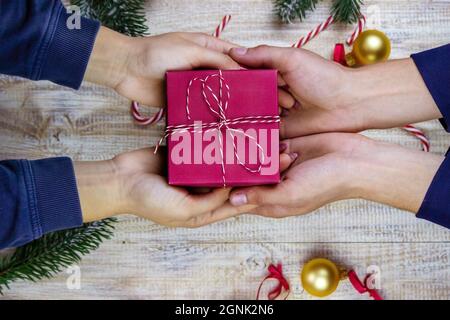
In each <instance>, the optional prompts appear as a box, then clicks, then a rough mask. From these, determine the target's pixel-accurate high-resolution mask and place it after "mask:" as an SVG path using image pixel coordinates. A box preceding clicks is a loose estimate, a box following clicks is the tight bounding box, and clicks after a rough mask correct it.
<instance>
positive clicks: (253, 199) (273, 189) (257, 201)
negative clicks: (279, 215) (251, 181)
mask: <svg viewBox="0 0 450 320" xmlns="http://www.w3.org/2000/svg"><path fill="white" fill-rule="evenodd" d="M282 184H283V183H281V184H279V185H276V186H256V187H250V188H242V189H236V190H234V191H233V192H232V193H231V195H230V203H231V204H232V205H233V206H237V207H239V206H243V205H248V204H252V205H258V206H260V205H277V204H281V203H280V202H281V199H283V190H282V189H283V188H282V187H281V186H282Z"/></svg>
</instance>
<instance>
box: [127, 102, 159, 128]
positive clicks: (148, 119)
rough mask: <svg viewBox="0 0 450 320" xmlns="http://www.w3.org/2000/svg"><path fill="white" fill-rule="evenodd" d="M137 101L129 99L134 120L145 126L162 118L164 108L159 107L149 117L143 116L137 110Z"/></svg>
mask: <svg viewBox="0 0 450 320" xmlns="http://www.w3.org/2000/svg"><path fill="white" fill-rule="evenodd" d="M139 107H140V105H139V102H136V101H131V114H132V115H133V118H134V120H136V122H137V123H138V124H140V125H142V126H146V125H149V124H153V123H156V122H158V121H159V120H161V119H162V117H163V116H164V113H165V108H162V109H160V110H159V111H158V112H157V113H155V114H154V115H153V116H151V117H144V116H143V115H141V113H140V111H139Z"/></svg>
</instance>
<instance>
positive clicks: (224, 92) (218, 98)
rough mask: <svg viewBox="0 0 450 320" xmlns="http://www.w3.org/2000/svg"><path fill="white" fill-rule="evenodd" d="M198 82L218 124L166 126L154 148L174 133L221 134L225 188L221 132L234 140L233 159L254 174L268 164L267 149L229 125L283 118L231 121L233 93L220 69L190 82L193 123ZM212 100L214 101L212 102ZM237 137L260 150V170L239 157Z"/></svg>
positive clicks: (242, 118) (187, 108)
mask: <svg viewBox="0 0 450 320" xmlns="http://www.w3.org/2000/svg"><path fill="white" fill-rule="evenodd" d="M214 78H217V79H218V80H219V92H218V93H215V92H214V90H213V89H212V88H211V86H210V85H209V84H208V83H209V81H210V80H211V79H214ZM195 82H200V83H201V95H202V98H203V101H204V102H205V103H206V106H207V107H208V109H209V111H210V112H211V113H212V114H213V115H214V116H215V117H217V121H215V122H209V123H202V124H201V125H196V124H181V125H175V126H167V128H166V130H165V133H164V136H163V137H162V138H161V139H160V140H159V142H158V144H157V145H156V148H155V153H156V152H157V151H158V148H159V146H160V145H161V143H162V142H163V140H164V139H166V138H167V137H169V136H171V135H173V134H174V133H184V132H192V133H195V132H202V131H203V130H204V129H206V131H205V132H208V131H211V130H217V132H218V140H219V150H220V158H221V163H220V165H221V169H222V181H223V186H224V187H225V186H226V179H225V157H224V152H223V149H224V144H223V139H222V135H221V134H220V133H221V131H222V129H223V128H224V129H226V130H225V132H226V133H229V134H230V136H231V140H232V142H233V152H234V156H235V157H236V159H237V162H238V164H239V165H241V166H242V167H243V168H245V170H247V171H248V172H251V173H260V172H261V168H262V164H263V163H264V161H265V157H264V149H263V147H262V146H261V145H260V144H259V143H258V141H257V139H256V138H255V137H253V136H251V135H249V134H247V133H245V132H244V131H243V130H239V129H233V128H231V127H230V126H234V125H237V124H262V123H279V122H280V117H279V116H248V117H238V118H233V119H228V117H227V109H228V106H229V100H230V97H231V93H230V92H231V90H230V86H229V85H228V83H227V82H226V80H225V78H224V77H223V74H222V70H219V71H218V72H217V73H213V74H211V75H208V76H206V77H204V78H201V77H196V78H193V79H191V80H190V81H189V84H188V86H187V89H186V117H187V119H188V120H191V119H192V117H191V111H190V100H191V90H192V86H193V84H194V83H195ZM211 98H212V101H211ZM235 134H240V135H243V136H244V137H247V138H248V139H249V140H250V141H253V142H254V143H255V145H256V147H257V149H258V150H259V151H260V154H261V159H260V161H259V164H258V166H257V168H254V169H252V168H251V167H249V166H247V165H246V164H245V162H244V161H242V160H241V159H240V157H239V154H238V152H237V147H236V143H235V141H234V140H235V139H234V138H235Z"/></svg>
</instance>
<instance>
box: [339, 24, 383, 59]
mask: <svg viewBox="0 0 450 320" xmlns="http://www.w3.org/2000/svg"><path fill="white" fill-rule="evenodd" d="M390 54H391V42H390V41H389V39H388V37H387V36H386V35H385V34H384V33H383V32H381V31H378V30H366V31H364V32H362V33H361V34H360V35H359V36H358V37H357V38H356V40H355V43H354V44H353V50H352V52H350V53H349V54H347V55H346V56H345V60H346V62H347V65H348V66H350V67H353V66H364V65H368V64H374V63H377V62H383V61H386V60H387V59H388V58H389V55H390Z"/></svg>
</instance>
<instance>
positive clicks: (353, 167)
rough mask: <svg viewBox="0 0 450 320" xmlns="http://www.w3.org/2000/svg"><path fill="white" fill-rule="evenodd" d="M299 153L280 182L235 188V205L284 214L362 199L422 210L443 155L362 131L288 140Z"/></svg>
mask: <svg viewBox="0 0 450 320" xmlns="http://www.w3.org/2000/svg"><path fill="white" fill-rule="evenodd" d="M282 145H283V148H284V149H285V152H288V153H291V154H292V153H294V154H298V155H299V157H298V158H297V160H296V161H295V162H294V163H293V164H292V165H291V167H290V168H289V169H288V170H287V171H286V173H285V174H284V178H283V179H282V182H281V183H280V184H279V185H276V186H256V187H249V188H241V189H236V190H233V191H232V193H231V196H230V201H231V203H232V204H234V205H235V206H237V207H238V208H239V207H240V206H249V205H253V206H254V207H253V208H251V209H250V210H249V211H250V212H252V213H256V214H260V215H264V216H270V217H285V216H291V215H298V214H304V213H308V212H311V211H313V210H315V209H317V208H320V207H322V206H323V205H325V204H328V203H331V202H334V201H338V200H344V199H352V198H363V199H366V200H371V201H376V202H380V203H384V204H388V205H391V206H394V207H397V208H400V209H404V210H409V211H411V212H417V211H418V209H419V207H420V205H421V203H422V201H423V199H424V197H425V193H426V191H427V190H428V187H429V185H430V183H431V181H432V179H433V177H434V175H435V173H436V171H437V169H438V168H439V166H440V164H441V163H442V161H443V159H444V158H443V157H441V156H437V155H433V154H427V153H424V152H421V151H415V150H408V149H405V148H402V147H400V146H397V145H393V144H387V143H383V142H377V141H373V140H371V139H369V138H366V137H364V136H362V135H359V134H350V133H325V134H318V135H311V136H306V137H299V138H294V139H288V140H285V141H283V142H282Z"/></svg>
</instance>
